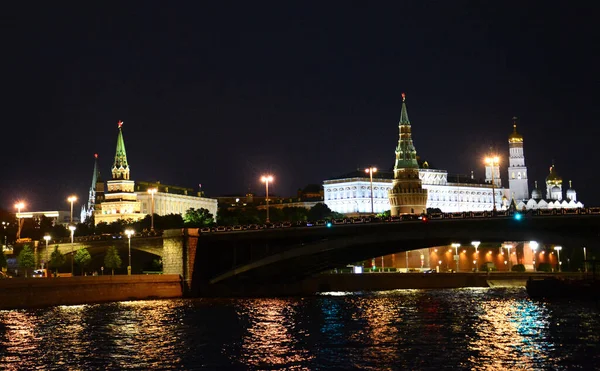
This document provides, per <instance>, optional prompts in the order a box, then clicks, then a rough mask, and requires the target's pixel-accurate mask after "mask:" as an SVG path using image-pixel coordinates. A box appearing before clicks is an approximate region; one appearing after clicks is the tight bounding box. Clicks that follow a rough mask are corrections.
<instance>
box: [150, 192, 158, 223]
mask: <svg viewBox="0 0 600 371" xmlns="http://www.w3.org/2000/svg"><path fill="white" fill-rule="evenodd" d="M157 191H158V190H157V189H156V188H150V189H149V190H148V193H150V197H151V198H152V213H151V214H150V231H152V232H154V194H155V193H156V192H157Z"/></svg>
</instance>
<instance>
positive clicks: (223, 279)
mask: <svg viewBox="0 0 600 371" xmlns="http://www.w3.org/2000/svg"><path fill="white" fill-rule="evenodd" d="M472 240H480V241H483V242H499V243H501V242H504V241H530V240H535V241H538V242H540V243H553V244H560V245H562V246H564V247H565V249H568V248H569V247H581V246H586V247H588V248H589V249H590V250H589V251H590V252H591V251H592V250H593V249H598V247H600V215H560V216H536V217H523V218H522V219H521V220H515V219H514V218H482V219H444V220H429V221H428V222H426V223H425V222H422V221H402V222H382V223H367V224H349V225H333V226H331V227H324V226H323V227H316V226H313V227H296V228H284V229H265V230H256V231H237V232H209V233H199V231H198V229H173V230H167V231H165V233H164V235H163V236H162V237H136V238H132V239H131V249H132V251H134V250H139V251H144V252H146V253H150V254H153V255H156V256H160V257H161V258H162V261H163V271H164V273H168V274H179V275H181V276H182V277H183V278H184V281H185V283H186V287H185V288H186V289H187V290H188V292H190V291H189V290H191V293H192V294H196V295H202V293H203V290H204V289H206V288H207V287H208V286H211V285H231V286H235V285H239V284H243V283H248V282H250V283H252V284H267V283H285V282H298V281H300V280H303V279H304V278H306V277H309V276H311V275H314V274H316V273H319V272H322V271H325V270H328V269H333V268H337V267H344V266H346V265H347V264H350V263H355V262H360V261H364V260H368V259H371V258H373V257H379V256H384V255H388V254H392V253H398V252H403V251H409V250H414V249H419V248H426V247H433V246H447V245H449V244H451V243H453V242H460V243H461V244H462V245H463V246H464V245H469V244H470V242H471V241H472ZM127 244H128V241H127V238H123V239H116V240H112V241H88V242H80V243H77V242H76V243H74V244H73V246H71V244H70V243H67V244H59V249H60V251H61V252H62V253H63V254H66V255H69V254H71V251H77V250H78V249H79V248H81V247H86V248H87V249H88V250H89V251H90V253H91V254H92V256H94V255H96V256H98V255H101V254H104V252H105V251H106V249H107V248H108V247H109V246H113V245H114V246H116V247H117V248H118V249H119V252H120V255H121V257H122V258H123V257H125V259H127V249H128V245H127ZM54 246H56V244H49V250H50V251H49V253H51V252H52V250H53V249H54ZM37 252H38V254H39V256H40V257H41V258H42V259H45V256H46V255H45V254H46V249H45V245H44V244H43V243H42V244H40V245H39V246H38V248H37ZM67 259H69V258H68V257H67ZM124 265H125V266H126V265H127V262H126V260H124ZM134 266H135V264H134Z"/></svg>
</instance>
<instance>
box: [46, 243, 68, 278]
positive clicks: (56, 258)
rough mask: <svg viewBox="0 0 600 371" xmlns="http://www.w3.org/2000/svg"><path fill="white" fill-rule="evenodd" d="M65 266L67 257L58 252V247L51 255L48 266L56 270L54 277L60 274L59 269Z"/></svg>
mask: <svg viewBox="0 0 600 371" xmlns="http://www.w3.org/2000/svg"><path fill="white" fill-rule="evenodd" d="M63 264H65V256H64V255H63V254H62V253H61V252H60V251H58V245H56V246H54V251H53V252H52V254H51V255H50V262H48V266H49V267H50V268H54V276H56V274H57V273H58V267H61V266H62V265H63Z"/></svg>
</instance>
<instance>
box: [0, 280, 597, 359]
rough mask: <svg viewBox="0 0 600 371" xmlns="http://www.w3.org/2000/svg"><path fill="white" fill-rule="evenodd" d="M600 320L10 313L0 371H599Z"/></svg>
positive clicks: (347, 312) (284, 304) (311, 308)
mask: <svg viewBox="0 0 600 371" xmlns="http://www.w3.org/2000/svg"><path fill="white" fill-rule="evenodd" d="M598 311H599V310H598V307H596V306H595V305H585V304H582V303H570V302H566V303H551V302H548V303H546V302H542V301H532V300H530V299H529V298H528V297H527V295H526V294H525V292H524V290H523V289H513V290H511V289H460V290H396V291H390V292H380V293H358V294H357V293H355V294H344V295H341V296H334V295H325V296H317V297H310V298H286V299H193V300H187V299H186V300H184V299H181V300H156V301H136V302H121V303H110V304H98V305H84V306H64V307H55V308H49V309H43V310H30V311H22V310H21V311H0V369H2V370H22V369H27V370H28V369H38V370H69V369H71V370H81V369H84V370H85V369H93V370H122V369H138V370H151V369H161V370H165V369H167V370H168V369H173V370H190V369H199V368H206V369H228V370H229V369H240V370H246V369H286V370H287V369H372V370H385V369H390V370H396V369H407V370H423V369H431V370H438V369H444V368H453V369H460V370H462V369H468V370H484V369H485V370H487V369H490V370H491V369H494V370H496V369H498V370H504V369H528V370H529V369H553V370H554V369H571V368H579V369H597V365H598V364H600V316H598Z"/></svg>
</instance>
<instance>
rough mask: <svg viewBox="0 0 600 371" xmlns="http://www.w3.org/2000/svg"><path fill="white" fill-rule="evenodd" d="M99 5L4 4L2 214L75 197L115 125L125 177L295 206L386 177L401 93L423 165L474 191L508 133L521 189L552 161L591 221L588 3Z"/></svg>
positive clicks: (592, 17)
mask: <svg viewBox="0 0 600 371" xmlns="http://www.w3.org/2000/svg"><path fill="white" fill-rule="evenodd" d="M107 4H108V3H104V2H102V3H99V4H97V5H95V6H92V5H91V4H90V3H89V2H77V3H76V2H73V3H71V4H68V5H67V4H61V2H47V4H46V5H44V6H43V7H38V5H39V4H28V5H27V7H25V6H23V7H22V8H18V7H17V6H14V5H13V6H4V7H3V10H2V15H0V20H1V22H2V29H3V31H2V36H0V38H1V40H2V43H1V47H2V51H3V52H2V58H0V67H1V68H2V69H1V70H2V80H1V84H0V87H1V89H2V90H3V94H2V96H3V97H2V100H1V102H2V112H1V113H2V126H1V127H2V136H1V145H0V161H1V162H0V163H1V164H2V165H1V174H2V175H1V178H0V179H1V180H2V185H1V187H0V207H1V208H5V209H11V210H12V209H13V204H14V202H15V201H17V200H19V199H23V200H24V201H25V202H26V203H27V204H28V206H27V208H26V210H48V209H52V210H56V209H63V210H67V209H68V203H67V201H66V198H67V196H68V195H69V194H76V195H78V196H79V198H80V199H83V200H87V191H88V188H89V186H90V182H91V177H92V169H93V162H94V158H93V156H94V153H98V154H99V156H100V166H101V172H102V175H103V177H104V179H105V180H106V179H108V178H109V177H110V167H111V165H112V160H113V156H114V152H115V146H116V140H117V132H118V129H117V122H118V121H119V120H123V121H124V125H123V133H124V138H125V144H126V148H127V154H128V159H129V163H130V166H131V176H132V179H133V180H144V181H154V180H160V181H161V182H162V183H165V184H173V185H180V186H186V187H191V188H196V189H197V187H198V184H200V183H201V184H202V188H203V190H204V191H205V192H206V195H207V196H209V197H210V196H218V195H226V194H234V193H237V194H240V193H245V192H247V191H248V190H252V191H254V192H257V193H259V194H261V193H264V186H263V184H262V183H260V181H259V178H260V175H261V174H263V173H267V172H270V173H272V174H273V175H274V177H275V182H274V184H273V185H272V188H271V189H272V192H273V193H275V194H277V195H293V194H295V192H296V190H297V189H298V188H302V187H304V186H305V185H307V184H309V183H322V181H323V180H325V179H329V178H332V177H335V176H338V175H341V174H344V173H346V172H350V171H352V170H355V169H356V168H357V167H360V168H363V167H365V166H371V165H373V166H377V167H380V168H391V167H392V166H393V163H394V149H395V146H396V144H397V140H398V119H399V116H400V108H401V93H402V92H405V93H406V95H407V99H406V102H407V106H408V114H409V118H410V120H411V123H412V125H413V139H414V143H415V146H416V148H417V153H418V155H419V156H421V158H422V159H424V160H427V161H428V162H429V163H430V165H431V166H432V167H434V168H438V169H446V170H448V171H449V172H450V173H452V174H455V173H460V174H468V173H470V171H471V170H474V171H475V176H476V177H477V178H480V177H483V176H484V172H483V170H484V168H483V164H482V159H483V157H484V156H485V155H486V154H487V153H489V151H490V147H494V148H496V149H497V151H498V153H499V154H500V155H501V156H502V160H503V161H504V165H506V164H507V162H508V142H507V140H508V139H507V137H508V135H509V134H510V133H511V131H512V120H511V118H512V117H513V116H517V117H519V131H520V132H521V134H523V136H524V140H525V156H526V165H527V166H528V171H529V178H530V184H529V186H530V188H532V187H533V181H534V180H538V182H539V183H540V186H541V185H542V184H543V182H544V179H545V177H546V175H547V173H548V168H549V166H550V165H551V164H552V161H554V163H555V164H556V167H557V171H558V173H559V175H561V176H562V177H563V179H564V182H565V184H567V187H568V180H569V179H572V180H573V185H574V188H575V189H576V190H577V191H578V198H579V200H581V201H582V202H583V203H584V204H585V205H586V206H598V205H600V194H599V193H600V192H598V185H599V183H600V171H599V170H598V159H599V155H598V138H599V137H600V129H599V127H598V118H599V117H600V112H599V111H600V109H599V103H598V95H599V94H598V88H599V81H600V78H599V73H598V69H599V68H600V57H599V55H600V51H599V48H598V45H599V43H598V39H596V38H595V36H594V34H595V33H596V31H598V30H597V28H598V27H596V22H597V19H596V18H597V14H598V9H595V8H591V6H592V5H590V7H589V8H585V7H583V6H582V5H577V7H575V6H574V5H572V4H573V3H572V2H571V3H569V2H562V3H558V2H557V3H553V2H538V3H535V2H510V1H508V2H493V3H492V2H484V1H401V2H400V1H399V2H390V3H389V4H388V5H390V6H384V5H382V4H383V3H375V2H373V3H372V4H367V3H362V4H363V6H358V5H354V6H351V5H350V2H341V1H338V2H335V1H334V2H287V1H282V2H272V3H261V2H220V1H219V2H212V3H208V2H188V3H184V2H167V1H162V2H150V1H144V2H141V1H140V2H119V3H118V6H115V5H117V3H114V4H112V3H111V5H107ZM392 4H393V5H392ZM557 4H561V6H560V7H557V6H556V5H557ZM579 4H583V2H580V3H579ZM367 5H368V6H367ZM502 177H503V183H504V184H505V185H508V182H507V174H506V171H505V170H503V172H502ZM567 187H565V188H567ZM540 188H541V187H540ZM544 193H545V192H544ZM76 207H77V209H79V207H78V206H76Z"/></svg>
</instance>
